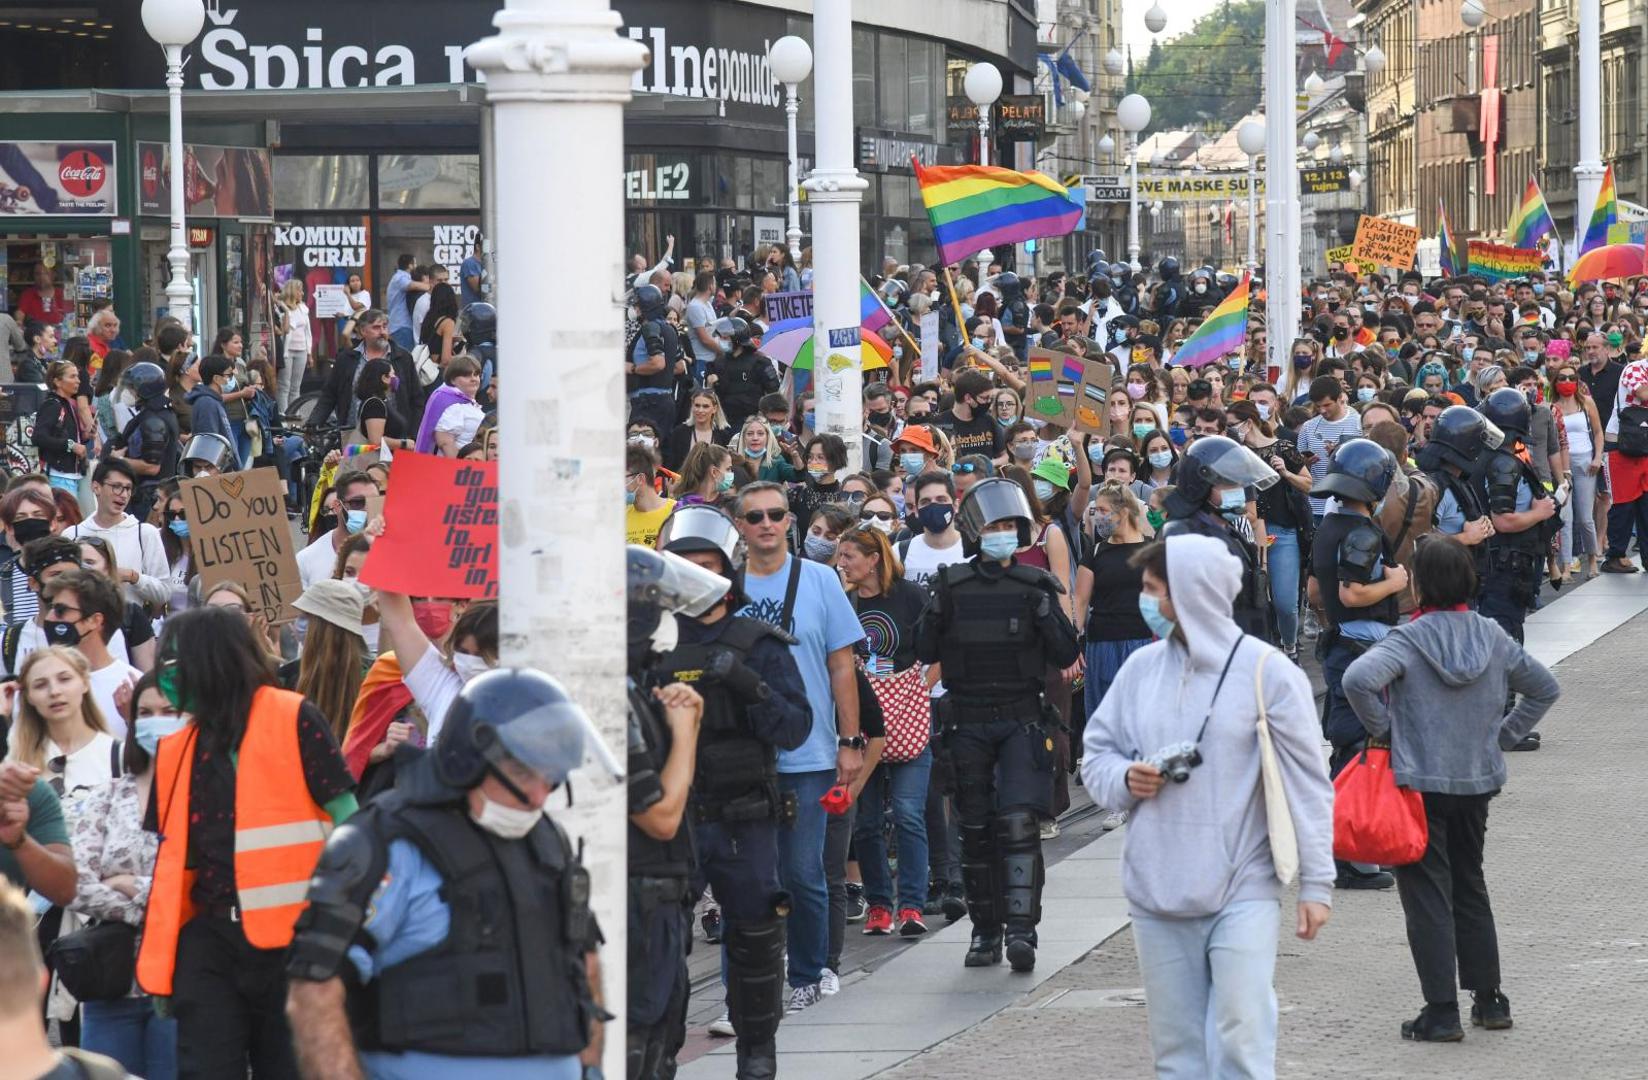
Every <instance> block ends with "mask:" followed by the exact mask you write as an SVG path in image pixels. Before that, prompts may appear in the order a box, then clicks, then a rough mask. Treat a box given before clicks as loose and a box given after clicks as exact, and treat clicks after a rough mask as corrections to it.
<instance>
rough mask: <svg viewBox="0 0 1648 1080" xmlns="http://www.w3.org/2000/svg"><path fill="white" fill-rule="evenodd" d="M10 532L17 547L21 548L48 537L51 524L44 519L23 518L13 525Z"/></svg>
mask: <svg viewBox="0 0 1648 1080" xmlns="http://www.w3.org/2000/svg"><path fill="white" fill-rule="evenodd" d="M11 531H12V533H13V534H14V535H15V536H16V537H17V544H18V546H19V547H21V546H22V545H24V544H27V543H30V542H32V541H35V540H42V539H44V538H46V537H48V536H50V535H51V522H49V521H47V520H45V519H44V518H25V519H23V520H22V521H19V522H18V523H17V524H15V525H13V526H12V527H11Z"/></svg>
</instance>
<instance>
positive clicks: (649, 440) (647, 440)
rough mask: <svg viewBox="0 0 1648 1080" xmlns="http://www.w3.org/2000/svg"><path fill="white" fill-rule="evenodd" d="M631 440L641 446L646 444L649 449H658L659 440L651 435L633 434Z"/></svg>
mask: <svg viewBox="0 0 1648 1080" xmlns="http://www.w3.org/2000/svg"><path fill="white" fill-rule="evenodd" d="M629 441H630V442H632V443H636V444H638V445H640V446H644V447H646V448H647V449H648V450H656V449H658V440H657V439H655V438H653V437H652V436H651V435H640V434H636V435H631V436H630V437H629Z"/></svg>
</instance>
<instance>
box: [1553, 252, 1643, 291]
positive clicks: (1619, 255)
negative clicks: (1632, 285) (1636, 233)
mask: <svg viewBox="0 0 1648 1080" xmlns="http://www.w3.org/2000/svg"><path fill="white" fill-rule="evenodd" d="M1642 251H1643V245H1641V244H1607V245H1605V246H1603V247H1599V248H1593V249H1592V250H1590V251H1587V252H1586V253H1585V254H1583V255H1581V256H1580V257H1579V258H1578V259H1577V260H1575V262H1574V265H1573V266H1572V267H1570V268H1569V270H1568V280H1569V281H1570V282H1572V283H1574V284H1576V285H1577V284H1579V283H1580V282H1581V281H1606V280H1609V279H1612V278H1631V277H1637V276H1639V275H1640V274H1642V273H1644V267H1643V263H1642Z"/></svg>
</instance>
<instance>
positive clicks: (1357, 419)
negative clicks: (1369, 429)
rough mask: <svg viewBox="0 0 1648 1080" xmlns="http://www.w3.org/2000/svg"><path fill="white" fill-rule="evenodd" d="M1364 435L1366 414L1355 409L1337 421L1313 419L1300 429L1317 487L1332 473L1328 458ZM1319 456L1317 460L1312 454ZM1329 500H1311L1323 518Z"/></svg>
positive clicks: (1301, 445)
mask: <svg viewBox="0 0 1648 1080" xmlns="http://www.w3.org/2000/svg"><path fill="white" fill-rule="evenodd" d="M1360 434H1362V414H1361V413H1359V412H1357V411H1356V410H1355V409H1349V408H1347V409H1346V410H1345V415H1343V416H1341V417H1340V418H1339V419H1337V420H1329V419H1328V418H1327V417H1325V416H1313V417H1311V418H1310V419H1309V420H1306V421H1305V422H1304V423H1303V424H1302V425H1300V427H1299V453H1301V454H1303V455H1305V457H1307V458H1310V479H1311V482H1312V483H1313V484H1319V483H1321V482H1322V477H1324V476H1326V475H1327V473H1328V458H1330V457H1332V456H1333V451H1334V449H1335V448H1337V447H1338V445H1339V444H1340V443H1342V442H1344V441H1345V440H1346V439H1354V438H1356V436H1358V435H1360ZM1312 454H1315V455H1316V456H1315V457H1314V458H1311V457H1310V455H1312ZM1326 505H1327V499H1326V498H1320V499H1318V498H1317V497H1316V496H1314V495H1312V496H1311V497H1310V512H1311V513H1312V514H1315V515H1316V516H1317V517H1321V516H1322V515H1323V514H1324V513H1325V512H1326V509H1325V507H1326Z"/></svg>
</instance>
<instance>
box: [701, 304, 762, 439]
mask: <svg viewBox="0 0 1648 1080" xmlns="http://www.w3.org/2000/svg"><path fill="white" fill-rule="evenodd" d="M715 333H716V336H717V337H721V338H725V339H726V341H727V351H726V352H724V353H722V354H721V355H720V356H717V357H716V358H715V359H713V360H711V361H710V362H709V367H708V369H707V371H706V382H708V384H709V385H710V386H712V387H714V388H715V393H716V396H717V397H719V398H720V399H721V408H722V409H723V410H724V411H725V412H726V414H727V423H728V424H730V425H732V428H733V430H735V431H736V430H739V429H740V428H742V427H743V426H744V421H745V420H746V419H748V418H749V417H750V416H753V415H754V414H755V412H756V411H757V406H759V405H760V403H761V399H762V398H763V397H766V396H767V395H768V394H775V393H777V392H778V388H779V378H778V369H777V368H776V367H774V366H773V362H772V360H770V359H769V358H768V357H767V356H766V355H764V354H763V353H762V352H761V349H760V347H759V346H758V345H757V344H756V339H757V338H758V337H759V336H760V334H761V327H760V324H758V323H752V322H749V321H748V320H746V319H739V318H728V319H722V320H721V321H719V322H717V323H716V324H715Z"/></svg>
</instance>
